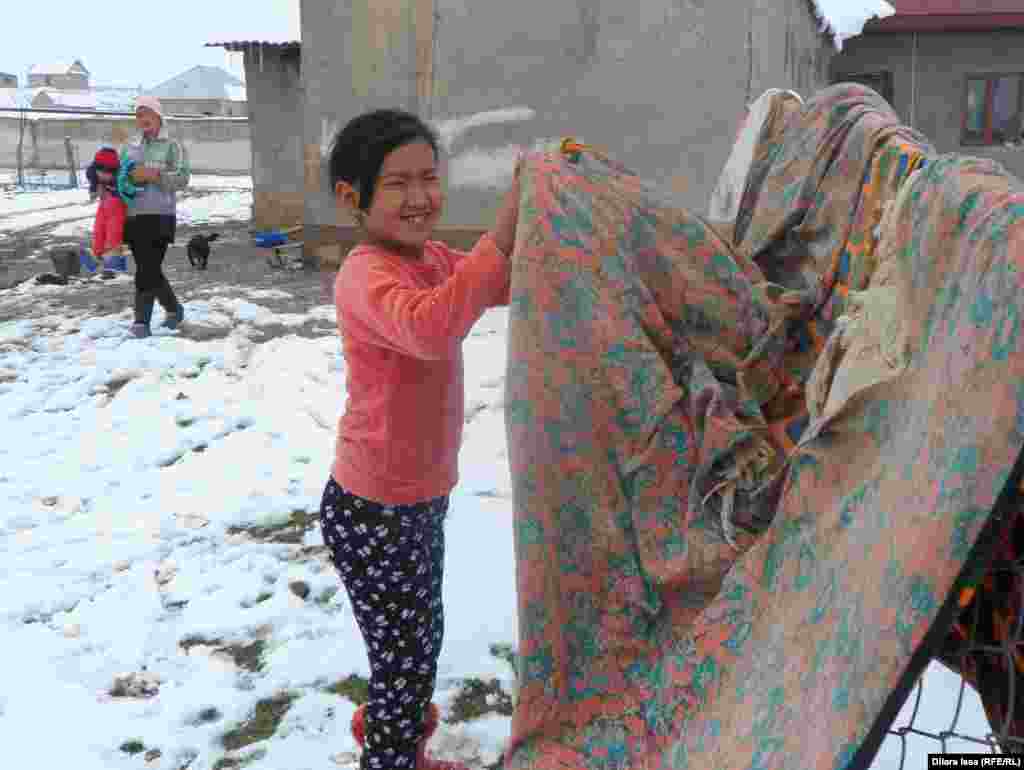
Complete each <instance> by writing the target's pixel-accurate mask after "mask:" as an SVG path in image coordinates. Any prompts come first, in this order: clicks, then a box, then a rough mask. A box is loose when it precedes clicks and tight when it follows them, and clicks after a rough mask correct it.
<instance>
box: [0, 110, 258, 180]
mask: <svg viewBox="0 0 1024 770" xmlns="http://www.w3.org/2000/svg"><path fill="white" fill-rule="evenodd" d="M168 131H169V133H170V135H171V136H173V137H175V138H176V139H180V140H182V141H183V142H184V143H185V145H186V147H187V148H188V152H189V159H190V160H191V162H192V169H193V171H194V172H195V173H199V174H248V173H250V169H251V163H252V152H251V149H250V142H249V124H248V121H247V120H245V119H238V120H202V119H192V120H170V121H168ZM134 134H135V121H134V119H132V118H123V119H118V118H95V117H83V118H77V119H70V118H67V119H65V118H60V119H52V118H39V117H36V118H32V119H30V120H28V121H27V122H26V125H25V144H24V147H25V149H24V152H25V155H24V158H25V164H26V166H30V167H34V168H41V169H66V168H67V160H66V153H65V149H64V137H66V136H70V137H71V141H72V144H73V145H74V146H75V148H76V150H77V153H78V157H79V161H80V163H81V165H82V167H83V168H84V167H85V166H87V165H88V164H89V162H90V161H91V160H92V157H93V155H94V154H95V152H96V150H97V149H98V148H99V147H100V145H102V144H114V145H118V146H119V145H121V144H123V143H124V142H126V141H128V140H129V139H130V138H131V137H133V136H134ZM18 135H19V128H18V118H17V117H14V116H13V115H12V114H11V113H5V114H4V115H2V116H0V168H15V167H17V164H18Z"/></svg>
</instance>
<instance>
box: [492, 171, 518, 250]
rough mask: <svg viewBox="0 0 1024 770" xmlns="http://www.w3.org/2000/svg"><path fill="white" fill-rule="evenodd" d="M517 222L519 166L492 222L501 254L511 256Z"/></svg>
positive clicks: (514, 243)
mask: <svg viewBox="0 0 1024 770" xmlns="http://www.w3.org/2000/svg"><path fill="white" fill-rule="evenodd" d="M518 223H519V167H518V164H517V165H516V174H515V177H514V178H513V179H512V186H511V187H510V188H509V189H508V192H506V193H505V198H504V200H502V202H501V208H500V209H499V210H498V216H497V217H496V219H495V222H494V230H492V234H493V235H494V241H495V244H496V245H497V247H498V249H499V250H500V251H501V253H502V254H505V255H506V256H509V257H510V256H512V250H513V249H514V248H515V245H516V225H517V224H518Z"/></svg>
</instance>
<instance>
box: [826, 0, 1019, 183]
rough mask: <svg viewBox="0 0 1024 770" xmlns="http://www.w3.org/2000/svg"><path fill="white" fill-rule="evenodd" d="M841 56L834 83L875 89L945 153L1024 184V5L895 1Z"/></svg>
mask: <svg viewBox="0 0 1024 770" xmlns="http://www.w3.org/2000/svg"><path fill="white" fill-rule="evenodd" d="M895 6H896V13H895V14H894V15H892V16H889V17H887V18H884V19H872V20H871V21H869V22H868V23H867V24H865V25H864V30H863V32H862V33H861V34H860V35H859V36H857V37H853V38H850V39H849V40H847V41H846V43H845V45H844V47H843V50H842V52H841V53H840V54H838V55H837V56H835V57H834V58H833V59H832V81H833V82H838V81H843V80H848V81H858V82H862V83H865V84H867V85H870V86H872V87H874V88H875V89H876V90H877V91H879V92H880V93H881V94H882V95H883V96H884V97H885V98H886V99H887V100H888V101H889V102H890V103H891V104H892V105H893V107H894V108H895V109H896V111H897V113H898V114H899V115H900V117H901V118H902V119H903V120H904V121H905V122H906V123H908V124H909V125H911V126H913V127H915V128H917V129H918V130H920V131H922V132H923V133H924V134H926V135H927V136H928V137H929V138H930V139H931V140H932V141H933V142H934V143H935V145H936V149H937V150H938V151H940V152H963V153H967V154H970V155H975V156H982V157H989V158H993V159H995V160H998V161H1000V162H1002V163H1003V164H1004V165H1006V166H1007V168H1009V169H1010V170H1011V171H1013V172H1014V173H1015V174H1017V175H1018V176H1021V177H1024V59H1022V58H1021V56H1020V51H1021V50H1022V48H1024V3H1022V2H1021V0H896V2H895Z"/></svg>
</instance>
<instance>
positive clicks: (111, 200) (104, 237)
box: [86, 147, 128, 278]
mask: <svg viewBox="0 0 1024 770" xmlns="http://www.w3.org/2000/svg"><path fill="white" fill-rule="evenodd" d="M119 167H120V158H118V155H117V152H116V151H115V150H114V149H113V148H112V147H104V148H102V149H101V150H100V151H99V152H97V153H96V157H95V158H94V159H93V162H92V165H91V166H90V167H89V170H88V171H86V176H87V177H88V179H89V194H90V196H91V197H92V199H93V200H95V199H96V198H99V200H100V205H99V208H97V209H96V221H95V223H94V224H93V228H92V253H93V256H94V257H96V259H97V260H102V262H103V277H104V278H112V277H113V275H114V273H113V271H114V269H115V267H116V265H117V261H118V260H117V258H118V257H123V256H124V222H125V216H126V213H127V210H128V209H127V206H126V205H125V202H124V200H122V199H121V196H120V194H119V193H118V191H117V172H118V169H119ZM90 172H91V173H90Z"/></svg>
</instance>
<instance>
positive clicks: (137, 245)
mask: <svg viewBox="0 0 1024 770" xmlns="http://www.w3.org/2000/svg"><path fill="white" fill-rule="evenodd" d="M176 225H177V223H176V221H175V218H174V217H170V216H160V215H157V214H141V215H139V216H134V217H128V219H127V220H126V221H125V225H124V241H125V243H127V244H128V245H129V246H130V247H131V250H132V257H133V259H134V260H135V292H136V303H135V305H136V318H135V320H136V321H137V322H143V323H149V318H148V317H146V316H147V313H146V311H147V303H148V310H149V311H150V312H151V311H152V308H153V299H154V298H155V299H156V300H158V301H159V302H160V304H161V305H163V308H164V310H166V311H168V312H171V311H174V310H176V309H177V308H178V299H177V297H175V296H174V292H173V291H172V290H171V285H170V283H168V281H167V276H165V275H164V271H163V265H164V257H165V256H166V255H167V248H168V247H169V246H170V245H171V244H172V243H174V234H175V229H176ZM140 313H141V315H142V316H143V317H139V316H140Z"/></svg>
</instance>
